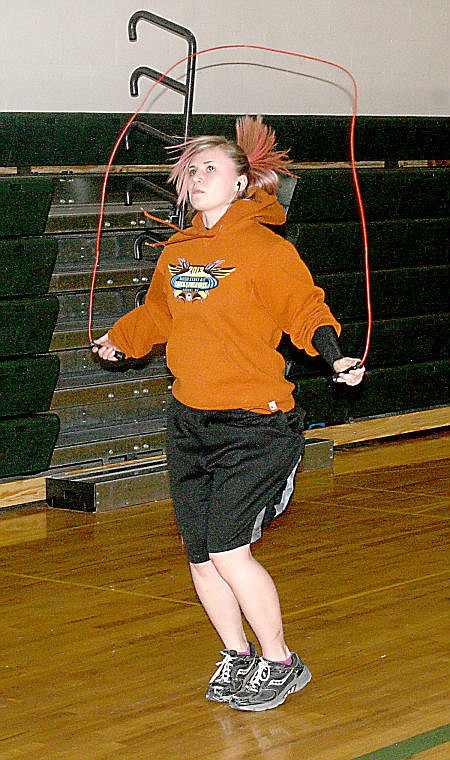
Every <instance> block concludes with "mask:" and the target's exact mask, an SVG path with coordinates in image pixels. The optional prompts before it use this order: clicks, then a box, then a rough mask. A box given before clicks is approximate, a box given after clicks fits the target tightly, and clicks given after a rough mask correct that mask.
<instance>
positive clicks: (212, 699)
mask: <svg viewBox="0 0 450 760" xmlns="http://www.w3.org/2000/svg"><path fill="white" fill-rule="evenodd" d="M205 696H206V699H207V700H208V702H222V703H223V702H229V701H230V699H231V696H232V695H231V694H229V695H228V696H226V697H213V696H211V695H209V694H206V695H205Z"/></svg>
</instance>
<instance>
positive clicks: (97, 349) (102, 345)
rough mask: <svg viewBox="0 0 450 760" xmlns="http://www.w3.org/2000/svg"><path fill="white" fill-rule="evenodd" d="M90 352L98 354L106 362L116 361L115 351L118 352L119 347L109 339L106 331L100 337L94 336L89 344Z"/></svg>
mask: <svg viewBox="0 0 450 760" xmlns="http://www.w3.org/2000/svg"><path fill="white" fill-rule="evenodd" d="M91 348H92V353H93V354H98V355H99V357H100V358H101V359H104V360H105V361H107V362H117V361H119V359H118V358H117V353H118V354H120V353H121V352H120V348H117V346H115V345H114V343H112V342H111V341H110V339H109V335H108V333H105V334H104V335H102V337H101V338H96V339H95V341H94V342H93V343H92V345H91Z"/></svg>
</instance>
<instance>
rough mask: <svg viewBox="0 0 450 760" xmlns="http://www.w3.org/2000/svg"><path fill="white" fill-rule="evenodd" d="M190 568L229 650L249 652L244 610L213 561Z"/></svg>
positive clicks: (201, 597) (208, 610)
mask: <svg viewBox="0 0 450 760" xmlns="http://www.w3.org/2000/svg"><path fill="white" fill-rule="evenodd" d="M190 567H191V574H192V580H193V582H194V587H195V590H196V592H197V594H198V597H199V599H200V601H201V603H202V605H203V607H204V609H205V612H206V614H207V615H208V617H209V619H210V620H211V623H212V624H213V626H214V628H215V629H216V631H217V633H218V634H219V636H220V638H221V639H222V641H223V643H224V645H225V648H226V649H234V650H236V652H245V651H246V650H247V647H248V642H247V637H246V635H245V632H244V628H243V625H242V615H241V609H240V607H239V604H238V602H237V600H236V597H235V595H234V594H233V592H232V590H231V588H230V587H229V585H228V583H227V582H226V581H225V580H224V579H223V578H222V577H221V576H220V575H219V573H218V572H217V570H216V568H215V567H214V565H213V563H212V562H211V561H209V562H202V563H201V564H191V566H190Z"/></svg>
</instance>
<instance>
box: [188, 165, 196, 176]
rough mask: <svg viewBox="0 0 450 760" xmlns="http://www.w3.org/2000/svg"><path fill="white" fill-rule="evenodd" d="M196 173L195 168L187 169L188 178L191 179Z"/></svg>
mask: <svg viewBox="0 0 450 760" xmlns="http://www.w3.org/2000/svg"><path fill="white" fill-rule="evenodd" d="M196 171H197V169H196V168H195V166H190V167H189V169H188V174H189V176H190V177H193V176H194V175H195V172H196Z"/></svg>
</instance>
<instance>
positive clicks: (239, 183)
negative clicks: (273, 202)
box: [236, 174, 248, 193]
mask: <svg viewBox="0 0 450 760" xmlns="http://www.w3.org/2000/svg"><path fill="white" fill-rule="evenodd" d="M247 185H248V180H247V177H246V175H245V174H241V175H239V177H238V178H237V180H236V192H238V193H243V192H244V191H245V190H246V188H247Z"/></svg>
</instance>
